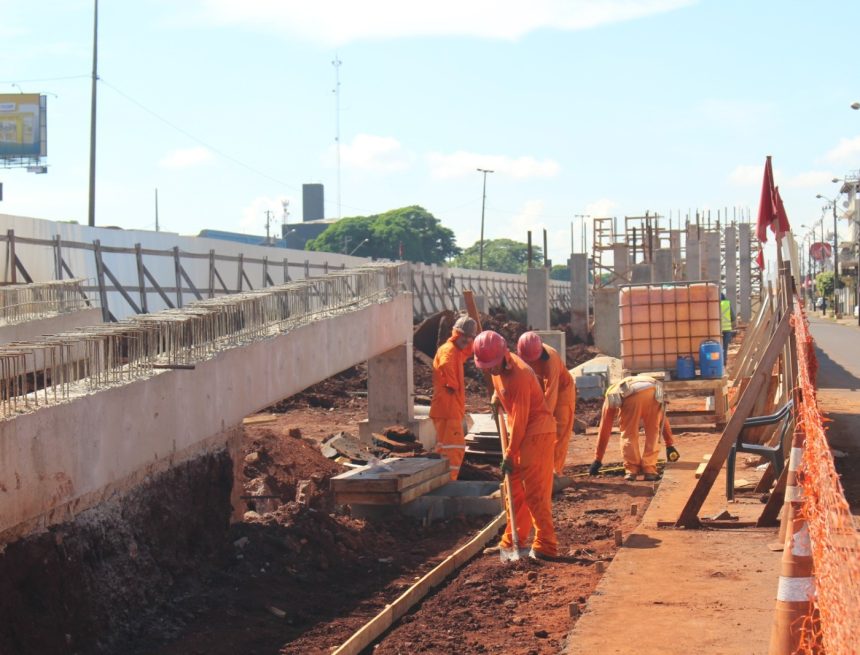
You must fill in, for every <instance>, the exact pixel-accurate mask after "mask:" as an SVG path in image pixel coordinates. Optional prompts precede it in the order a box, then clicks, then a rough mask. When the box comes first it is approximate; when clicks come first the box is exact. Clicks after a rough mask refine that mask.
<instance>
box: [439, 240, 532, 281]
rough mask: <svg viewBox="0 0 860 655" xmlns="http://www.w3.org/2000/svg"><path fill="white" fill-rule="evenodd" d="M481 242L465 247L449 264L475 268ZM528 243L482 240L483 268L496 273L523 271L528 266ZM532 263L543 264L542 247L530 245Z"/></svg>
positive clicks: (477, 263) (478, 261)
mask: <svg viewBox="0 0 860 655" xmlns="http://www.w3.org/2000/svg"><path fill="white" fill-rule="evenodd" d="M480 247H481V242H480V241H478V242H477V243H475V245H473V246H469V247H468V248H466V249H465V250H464V251H463V252H462V253H461V254H460V255H458V256H457V257H454V258H453V259H452V260H451V262H450V264H451V266H456V267H458V268H471V269H475V270H477V269H478V268H479V263H480ZM528 259H529V255H528V244H525V243H521V242H519V241H513V240H511V239H491V240H489V241H484V270H485V271H495V272H496V273H525V270H526V268H528ZM532 263H533V264H537V265H540V264H543V249H542V248H538V247H537V246H532Z"/></svg>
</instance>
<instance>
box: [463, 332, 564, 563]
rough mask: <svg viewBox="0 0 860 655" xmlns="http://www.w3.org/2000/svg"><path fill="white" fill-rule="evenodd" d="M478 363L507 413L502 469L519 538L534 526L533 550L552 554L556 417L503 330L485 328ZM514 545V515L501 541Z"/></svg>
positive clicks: (478, 341) (538, 554)
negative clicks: (508, 481)
mask: <svg viewBox="0 0 860 655" xmlns="http://www.w3.org/2000/svg"><path fill="white" fill-rule="evenodd" d="M474 351H475V364H476V365H477V367H478V368H480V369H482V370H484V371H487V372H488V373H489V374H490V375H491V376H492V380H493V389H494V393H493V399H494V402H498V403H499V404H500V405H501V406H502V408H503V409H504V410H505V413H506V414H507V427H508V434H509V437H510V441H509V443H508V444H507V449H506V450H505V452H504V453H503V455H504V459H502V473H503V474H507V475H509V476H510V481H511V489H512V491H511V496H512V497H511V499H510V503H509V504H510V505H511V506H512V508H513V510H512V511H513V512H514V514H515V519H516V524H517V533H518V535H517V538H518V543H520V544H523V543H525V540H526V539H527V538H528V535H529V533H530V532H531V529H532V526H534V529H535V537H534V542H533V543H532V548H531V551H530V552H529V556H530V557H532V558H534V559H553V558H555V557H557V555H558V542H557V541H556V537H555V528H554V527H553V523H552V453H553V447H554V444H555V421H554V420H553V418H552V414H550V411H549V410H548V409H547V406H546V403H545V402H544V396H543V390H542V389H541V386H540V383H539V382H538V379H537V377H536V376H535V374H534V371H532V369H531V368H530V367H529V365H528V364H526V363H525V362H524V361H523V360H522V359H520V358H519V357H518V356H517V355H515V354H513V353H511V352H509V351H508V344H507V343H506V342H505V340H504V338H503V337H502V335H500V334H499V333H498V332H493V331H491V330H488V331H485V332H481V334H479V335H478V336H477V337H476V338H475V343H474ZM500 546H501V547H502V548H506V549H509V548H511V547H512V546H513V540H512V539H511V521H510V516H509V517H508V525H507V527H506V528H505V534H504V535H503V536H502V540H501V543H500Z"/></svg>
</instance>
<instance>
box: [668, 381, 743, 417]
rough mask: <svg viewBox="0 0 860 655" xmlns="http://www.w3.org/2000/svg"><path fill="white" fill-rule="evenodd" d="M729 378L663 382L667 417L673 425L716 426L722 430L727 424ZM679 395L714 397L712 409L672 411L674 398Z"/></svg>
mask: <svg viewBox="0 0 860 655" xmlns="http://www.w3.org/2000/svg"><path fill="white" fill-rule="evenodd" d="M727 394H728V378H727V377H725V376H723V377H722V378H718V379H715V380H711V379H696V380H668V381H664V382H663V395H664V397H665V399H666V404H667V407H668V409H667V412H666V413H667V415H668V417H669V421H670V422H671V423H672V425H673V426H674V425H676V424H677V425H693V426H698V425H716V426H717V427H718V428H722V427H724V426H725V424H726V412H727V409H728V399H727ZM679 395H694V396H713V398H714V402H713V406H712V408H711V409H704V410H681V411H679V410H674V411H673V410H672V397H673V396H676V397H677V396H679Z"/></svg>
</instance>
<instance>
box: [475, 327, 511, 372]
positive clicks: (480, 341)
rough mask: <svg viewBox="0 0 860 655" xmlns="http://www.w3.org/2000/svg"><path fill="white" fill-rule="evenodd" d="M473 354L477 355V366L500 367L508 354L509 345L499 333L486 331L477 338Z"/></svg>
mask: <svg viewBox="0 0 860 655" xmlns="http://www.w3.org/2000/svg"><path fill="white" fill-rule="evenodd" d="M472 352H473V353H474V354H475V366H477V367H478V368H493V367H494V366H498V365H499V363H500V362H501V361H502V358H503V357H504V356H505V353H507V352H508V344H507V342H506V341H505V339H504V337H503V336H502V335H501V334H499V333H498V332H493V331H492V330H485V331H483V332H481V334H479V335H478V336H477V337H475V342H474V343H473V344H472Z"/></svg>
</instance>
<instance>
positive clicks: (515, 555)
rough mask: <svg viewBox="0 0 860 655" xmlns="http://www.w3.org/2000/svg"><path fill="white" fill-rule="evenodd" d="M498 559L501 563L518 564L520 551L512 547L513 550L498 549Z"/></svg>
mask: <svg viewBox="0 0 860 655" xmlns="http://www.w3.org/2000/svg"><path fill="white" fill-rule="evenodd" d="M499 559H500V560H501V561H502V562H519V561H520V560H521V559H522V557H521V556H520V549H519V548H517V547H516V546H514V547H513V548H502V547H501V546H500V547H499Z"/></svg>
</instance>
